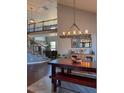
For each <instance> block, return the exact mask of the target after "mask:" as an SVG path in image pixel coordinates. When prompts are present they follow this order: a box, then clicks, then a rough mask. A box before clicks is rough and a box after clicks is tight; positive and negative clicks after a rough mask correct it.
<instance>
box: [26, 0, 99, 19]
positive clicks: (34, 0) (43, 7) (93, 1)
mask: <svg viewBox="0 0 124 93" xmlns="http://www.w3.org/2000/svg"><path fill="white" fill-rule="evenodd" d="M57 1H58V2H57ZM57 3H58V4H62V5H65V6H69V7H72V4H73V0H27V15H28V16H27V17H28V19H30V17H31V7H32V17H33V19H35V20H36V21H39V20H40V21H41V20H47V19H52V18H57ZM96 7H97V0H76V8H78V9H81V10H85V11H89V12H93V13H96V11H97V9H96Z"/></svg>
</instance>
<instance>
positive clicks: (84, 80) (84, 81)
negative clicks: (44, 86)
mask: <svg viewBox="0 0 124 93" xmlns="http://www.w3.org/2000/svg"><path fill="white" fill-rule="evenodd" d="M50 77H51V78H52V79H53V80H54V82H53V88H54V92H56V88H57V80H58V81H59V82H58V83H59V85H61V81H66V82H71V83H75V84H80V85H84V86H87V87H91V88H96V79H94V78H89V77H82V76H76V75H68V74H65V73H60V72H59V73H56V74H55V75H52V76H50Z"/></svg>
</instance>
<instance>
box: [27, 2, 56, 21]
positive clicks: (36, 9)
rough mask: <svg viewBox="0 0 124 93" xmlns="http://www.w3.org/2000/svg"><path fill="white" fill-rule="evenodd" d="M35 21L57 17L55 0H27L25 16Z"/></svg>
mask: <svg viewBox="0 0 124 93" xmlns="http://www.w3.org/2000/svg"><path fill="white" fill-rule="evenodd" d="M31 8H32V18H33V19H35V20H36V21H39V20H40V21H41V20H48V19H53V18H57V1H56V0H27V15H28V16H27V17H28V19H30V18H31Z"/></svg>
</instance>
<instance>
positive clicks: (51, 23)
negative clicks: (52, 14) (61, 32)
mask: <svg viewBox="0 0 124 93" xmlns="http://www.w3.org/2000/svg"><path fill="white" fill-rule="evenodd" d="M55 30H57V19H50V20H46V21H40V22H37V23H32V24H28V25H27V32H40V31H55Z"/></svg>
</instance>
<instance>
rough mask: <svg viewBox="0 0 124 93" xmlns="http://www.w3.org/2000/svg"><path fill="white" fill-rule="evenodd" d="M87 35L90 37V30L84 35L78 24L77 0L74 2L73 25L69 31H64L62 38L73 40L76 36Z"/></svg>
mask: <svg viewBox="0 0 124 93" xmlns="http://www.w3.org/2000/svg"><path fill="white" fill-rule="evenodd" d="M85 35H88V30H87V29H86V30H85V32H84V33H83V32H82V31H81V30H80V28H79V27H78V26H77V24H76V0H73V24H72V26H71V27H70V28H69V29H68V30H67V31H63V32H62V35H61V36H60V37H61V38H63V37H65V38H71V37H74V36H85Z"/></svg>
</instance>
